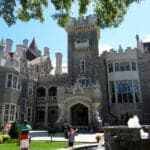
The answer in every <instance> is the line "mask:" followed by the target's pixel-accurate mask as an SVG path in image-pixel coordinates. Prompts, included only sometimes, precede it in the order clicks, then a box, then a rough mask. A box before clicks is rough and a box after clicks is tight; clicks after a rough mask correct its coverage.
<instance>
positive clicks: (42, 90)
mask: <svg viewBox="0 0 150 150" xmlns="http://www.w3.org/2000/svg"><path fill="white" fill-rule="evenodd" d="M37 96H38V97H45V96H46V90H45V88H43V87H40V88H38V89H37Z"/></svg>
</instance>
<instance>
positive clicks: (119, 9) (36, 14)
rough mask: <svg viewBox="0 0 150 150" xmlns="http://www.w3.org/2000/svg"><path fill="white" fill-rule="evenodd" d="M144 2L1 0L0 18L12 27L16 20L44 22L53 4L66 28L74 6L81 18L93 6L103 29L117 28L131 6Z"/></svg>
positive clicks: (57, 17) (137, 0)
mask: <svg viewBox="0 0 150 150" xmlns="http://www.w3.org/2000/svg"><path fill="white" fill-rule="evenodd" d="M140 1H142V0H51V1H50V0H0V17H2V18H3V19H4V20H5V22H6V23H7V24H8V25H9V26H11V25H12V24H15V23H16V20H17V19H19V20H21V21H24V22H27V21H29V20H31V19H37V20H40V21H41V22H43V21H44V13H43V11H44V9H45V8H46V7H48V4H50V3H52V4H53V6H54V7H55V10H56V12H54V14H53V15H52V17H53V18H54V19H56V20H57V22H58V24H59V25H60V26H62V27H64V26H65V25H66V24H67V23H68V22H69V21H70V19H71V14H72V12H71V10H72V6H73V5H74V4H75V3H77V4H78V6H79V10H78V11H79V12H78V13H79V16H80V17H82V16H83V15H85V14H86V12H87V8H88V6H92V8H93V11H94V12H93V13H95V14H96V16H97V23H98V25H99V26H100V27H101V28H105V27H117V26H118V25H119V24H120V23H121V22H122V21H123V18H124V15H125V14H126V13H127V9H128V8H129V6H130V5H131V4H132V3H134V2H136V3H139V2H140Z"/></svg>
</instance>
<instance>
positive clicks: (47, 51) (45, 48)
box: [44, 47, 49, 56]
mask: <svg viewBox="0 0 150 150" xmlns="http://www.w3.org/2000/svg"><path fill="white" fill-rule="evenodd" d="M44 56H49V48H48V47H44Z"/></svg>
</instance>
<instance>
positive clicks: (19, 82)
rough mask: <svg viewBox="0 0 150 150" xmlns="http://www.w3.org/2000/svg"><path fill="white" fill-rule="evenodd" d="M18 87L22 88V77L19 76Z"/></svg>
mask: <svg viewBox="0 0 150 150" xmlns="http://www.w3.org/2000/svg"><path fill="white" fill-rule="evenodd" d="M18 89H21V79H20V78H18Z"/></svg>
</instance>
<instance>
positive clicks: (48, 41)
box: [0, 0, 150, 64]
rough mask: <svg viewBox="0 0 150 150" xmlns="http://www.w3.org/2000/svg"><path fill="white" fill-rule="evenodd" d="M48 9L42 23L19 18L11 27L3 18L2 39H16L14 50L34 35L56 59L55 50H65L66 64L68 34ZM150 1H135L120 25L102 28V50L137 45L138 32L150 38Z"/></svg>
mask: <svg viewBox="0 0 150 150" xmlns="http://www.w3.org/2000/svg"><path fill="white" fill-rule="evenodd" d="M50 8H51V10H50V11H49V10H47V11H46V20H45V22H44V23H40V22H39V21H36V20H31V21H30V22H28V23H23V22H20V21H18V22H17V24H15V25H13V26H11V27H8V26H7V25H6V24H5V23H4V21H3V20H2V19H0V39H1V38H2V37H4V38H10V39H12V40H13V41H14V44H13V50H15V46H16V44H21V43H22V40H23V39H25V38H27V39H29V41H30V42H31V40H32V38H33V37H35V39H36V42H37V45H38V48H39V49H40V50H43V48H44V47H45V46H47V47H49V48H50V56H51V59H52V61H53V62H55V53H56V52H62V53H63V64H66V63H67V33H66V31H65V30H64V29H63V28H61V27H59V26H58V25H57V23H56V21H54V20H53V19H52V18H51V12H54V10H53V8H52V7H50ZM149 10H150V0H143V1H142V2H141V3H140V4H133V5H132V6H131V7H130V8H129V10H128V13H127V14H126V16H125V18H124V21H123V23H122V24H121V25H120V26H119V27H118V28H109V29H104V30H101V31H100V32H101V39H100V41H99V47H100V51H102V49H106V48H114V49H117V48H118V47H119V45H120V44H121V45H122V47H123V48H126V47H128V46H129V47H135V46H136V40H135V36H136V34H139V36H140V38H141V39H142V40H149V41H150V13H149Z"/></svg>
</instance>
